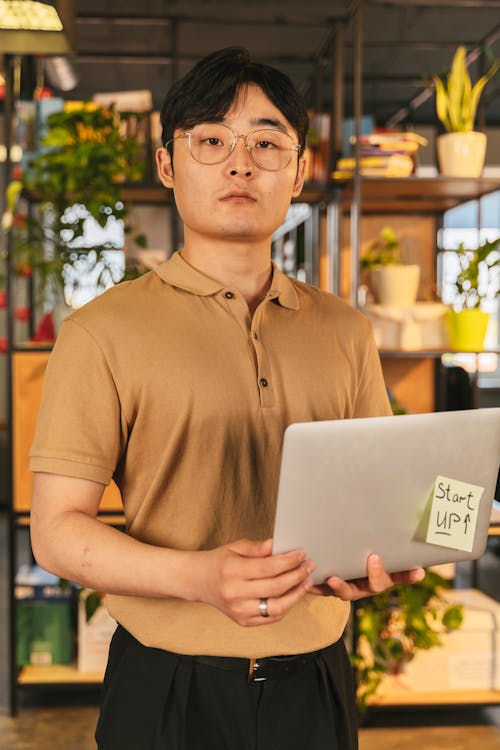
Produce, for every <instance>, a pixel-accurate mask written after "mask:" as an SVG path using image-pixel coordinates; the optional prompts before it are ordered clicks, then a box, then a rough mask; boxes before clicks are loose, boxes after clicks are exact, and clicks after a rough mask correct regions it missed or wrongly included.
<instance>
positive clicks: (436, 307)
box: [363, 302, 449, 351]
mask: <svg viewBox="0 0 500 750" xmlns="http://www.w3.org/2000/svg"><path fill="white" fill-rule="evenodd" d="M447 310H448V307H447V306H446V305H442V304H440V303H438V302H417V303H415V304H414V305H412V306H411V307H389V306H388V305H375V304H367V305H365V307H364V308H363V312H364V313H365V315H366V316H367V318H368V319H369V320H370V321H371V324H372V326H373V332H374V334H375V341H376V342H377V346H378V348H379V349H403V350H405V351H416V350H419V349H446V348H447V347H449V341H448V332H447V329H446V325H445V314H446V311H447Z"/></svg>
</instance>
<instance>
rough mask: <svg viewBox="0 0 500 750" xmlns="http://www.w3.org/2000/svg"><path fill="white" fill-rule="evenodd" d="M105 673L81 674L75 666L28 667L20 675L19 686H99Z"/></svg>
mask: <svg viewBox="0 0 500 750" xmlns="http://www.w3.org/2000/svg"><path fill="white" fill-rule="evenodd" d="M103 678H104V673H103V672H79V671H78V670H77V668H76V666H75V665H74V664H52V665H48V666H32V665H29V666H26V667H23V668H22V669H21V671H20V673H19V675H18V679H17V682H18V684H19V685H70V684H74V685H99V684H100V683H102V681H103Z"/></svg>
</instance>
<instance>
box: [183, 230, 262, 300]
mask: <svg viewBox="0 0 500 750" xmlns="http://www.w3.org/2000/svg"><path fill="white" fill-rule="evenodd" d="M182 257H183V258H184V260H185V261H187V262H188V263H189V264H190V265H192V266H193V267H194V268H196V269H197V270H198V271H201V272H202V273H204V274H205V275H206V276H209V277H210V278H211V279H215V280H216V281H219V282H221V283H222V284H224V286H226V287H230V288H233V289H237V290H238V291H239V292H240V293H241V295H242V297H243V299H244V300H245V301H246V303H247V304H248V307H249V309H250V312H251V313H253V312H254V311H255V309H256V308H257V307H258V305H259V304H260V303H261V302H262V300H263V299H264V297H265V296H266V294H267V292H268V291H269V288H270V285H271V278H272V266H271V251H270V247H269V243H265V244H259V245H254V244H252V245H248V246H247V245H244V244H242V243H228V242H220V243H213V244H205V243H204V247H203V248H201V247H199V245H198V244H196V245H194V244H192V243H190V242H186V244H185V247H184V248H183V250H182Z"/></svg>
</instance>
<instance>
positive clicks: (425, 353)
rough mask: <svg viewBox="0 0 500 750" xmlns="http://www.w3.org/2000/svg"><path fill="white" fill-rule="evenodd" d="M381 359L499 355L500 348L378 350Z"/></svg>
mask: <svg viewBox="0 0 500 750" xmlns="http://www.w3.org/2000/svg"><path fill="white" fill-rule="evenodd" d="M379 354H380V356H381V357H384V358H390V357H396V358H399V357H416V358H417V359H438V358H439V357H442V356H443V355H444V354H453V355H454V354H500V348H498V347H489V348H488V349H481V350H480V351H474V352H473V351H471V352H464V351H457V350H456V349H379Z"/></svg>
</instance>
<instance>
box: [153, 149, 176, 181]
mask: <svg viewBox="0 0 500 750" xmlns="http://www.w3.org/2000/svg"><path fill="white" fill-rule="evenodd" d="M156 168H157V170H158V177H159V178H160V182H161V183H162V185H164V186H165V187H166V188H173V187H174V169H173V166H172V159H171V158H170V154H169V152H168V149H166V148H159V149H157V151H156Z"/></svg>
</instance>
